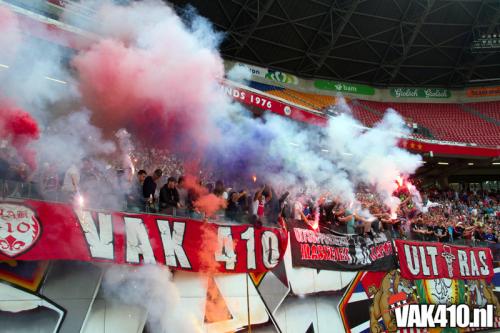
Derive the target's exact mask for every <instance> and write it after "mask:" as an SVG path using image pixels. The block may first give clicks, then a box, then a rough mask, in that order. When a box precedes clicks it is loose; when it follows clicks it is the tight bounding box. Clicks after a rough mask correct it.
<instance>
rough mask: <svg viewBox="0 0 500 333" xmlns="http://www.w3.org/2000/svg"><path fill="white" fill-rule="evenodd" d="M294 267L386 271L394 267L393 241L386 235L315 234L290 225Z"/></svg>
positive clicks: (298, 223) (296, 225) (301, 226)
mask: <svg viewBox="0 0 500 333" xmlns="http://www.w3.org/2000/svg"><path fill="white" fill-rule="evenodd" d="M289 226H290V228H289V230H290V246H291V252H292V264H293V266H295V267H310V268H316V269H325V270H337V271H359V270H366V271H387V270H391V269H393V268H394V267H395V262H394V256H393V251H392V244H391V241H390V240H388V239H387V236H386V235H385V234H384V233H377V234H374V235H373V236H366V237H365V236H359V235H342V234H333V233H320V232H317V231H313V230H311V229H309V228H307V227H306V226H304V225H302V224H301V223H300V222H290V223H289Z"/></svg>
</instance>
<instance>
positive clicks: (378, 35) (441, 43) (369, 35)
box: [172, 0, 500, 87]
mask: <svg viewBox="0 0 500 333" xmlns="http://www.w3.org/2000/svg"><path fill="white" fill-rule="evenodd" d="M172 2H174V4H176V5H182V4H185V3H186V2H187V1H186V0H184V1H181V0H173V1H172ZM189 3H190V4H192V5H193V6H194V7H197V8H198V9H199V10H200V13H201V14H202V15H204V16H206V17H208V18H209V19H210V20H211V21H212V22H214V25H215V26H216V28H217V29H218V30H221V31H223V32H224V33H225V40H224V42H223V44H222V46H221V53H222V55H223V56H224V57H226V58H228V59H234V60H237V61H242V62H247V63H251V64H256V65H260V66H263V67H270V68H273V69H277V70H282V71H285V72H288V73H292V74H296V75H299V76H301V77H316V78H326V79H333V80H345V81H352V82H362V83H369V84H373V85H376V86H387V85H428V86H441V87H443V86H444V87H459V86H464V85H467V84H468V83H469V81H470V80H471V79H476V78H479V79H481V78H485V79H488V78H495V77H496V78H498V77H500V69H499V68H500V66H497V67H495V66H493V65H492V63H493V64H494V63H495V62H494V61H492V59H499V57H498V54H499V53H489V54H485V55H483V54H479V55H472V54H471V52H470V44H471V42H472V40H473V34H474V32H475V31H483V32H484V31H486V32H490V33H491V32H493V31H495V29H498V28H500V1H498V0H456V1H451V0H386V1H383V2H380V3H382V4H384V5H385V7H378V8H375V7H376V5H374V4H375V3H379V2H374V1H369V0H211V1H206V0H190V1H189ZM485 18H487V19H485ZM365 21H366V23H364V22H365ZM367 25H369V26H368V29H367ZM495 56H496V57H497V58H494V57H495ZM496 64H499V61H496ZM486 69H487V70H486ZM424 72H425V73H426V74H425V75H423V74H422V73H424ZM485 73H487V74H485ZM489 73H490V74H489Z"/></svg>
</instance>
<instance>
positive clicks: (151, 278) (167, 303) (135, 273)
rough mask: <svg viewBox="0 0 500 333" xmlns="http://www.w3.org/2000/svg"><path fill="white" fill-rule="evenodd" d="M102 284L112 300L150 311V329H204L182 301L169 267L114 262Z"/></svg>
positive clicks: (180, 332)
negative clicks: (120, 264) (180, 303)
mask: <svg viewBox="0 0 500 333" xmlns="http://www.w3.org/2000/svg"><path fill="white" fill-rule="evenodd" d="M102 287H103V291H104V296H105V297H106V298H107V299H108V300H110V301H120V302H123V303H125V304H130V305H139V306H141V307H142V308H144V309H145V310H146V311H147V313H148V323H147V325H148V331H149V332H155V333H167V332H175V333H197V332H202V330H201V329H200V323H197V321H196V319H195V318H194V316H192V315H190V314H189V309H186V308H183V307H182V306H180V305H179V301H180V297H179V294H178V292H177V288H176V286H175V284H174V283H173V282H172V275H171V273H170V271H169V270H168V268H166V267H160V266H142V267H130V266H111V267H109V269H108V270H107V271H106V273H105V275H104V280H103V284H102Z"/></svg>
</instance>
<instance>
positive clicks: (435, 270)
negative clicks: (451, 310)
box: [395, 240, 495, 281]
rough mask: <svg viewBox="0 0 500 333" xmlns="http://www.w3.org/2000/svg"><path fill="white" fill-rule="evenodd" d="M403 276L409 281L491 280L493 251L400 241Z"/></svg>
mask: <svg viewBox="0 0 500 333" xmlns="http://www.w3.org/2000/svg"><path fill="white" fill-rule="evenodd" d="M395 242H396V248H397V251H398V258H399V265H400V270H401V276H402V277H403V278H405V279H409V280H416V279H441V278H447V279H459V280H479V279H486V280H488V281H490V280H491V278H492V277H493V275H494V274H495V273H494V271H493V269H494V268H493V256H492V254H491V250H490V249H489V248H481V247H466V246H454V245H448V244H446V243H424V242H409V241H403V240H396V241H395Z"/></svg>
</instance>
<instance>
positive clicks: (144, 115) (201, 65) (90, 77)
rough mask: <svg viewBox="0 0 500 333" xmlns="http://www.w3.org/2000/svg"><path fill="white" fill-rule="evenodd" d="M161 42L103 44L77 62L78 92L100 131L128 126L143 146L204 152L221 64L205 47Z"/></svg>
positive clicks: (211, 130)
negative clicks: (187, 47)
mask: <svg viewBox="0 0 500 333" xmlns="http://www.w3.org/2000/svg"><path fill="white" fill-rule="evenodd" d="M165 37H166V38H172V37H171V36H169V34H168V33H166V36H165ZM177 42H178V43H179V44H182V43H183V40H182V39H181V38H178V39H177ZM161 43H162V41H161V40H158V44H159V46H157V45H155V46H153V47H151V48H149V49H148V48H138V47H134V46H133V45H130V44H129V43H127V44H126V43H125V42H122V41H119V40H115V39H105V40H101V41H100V42H98V43H96V44H94V45H93V46H92V47H91V48H90V49H89V50H87V51H84V52H82V53H80V54H79V55H78V56H76V57H75V59H74V61H73V65H74V67H75V68H76V69H77V71H78V75H79V89H80V91H81V93H82V95H83V99H84V102H85V104H86V105H87V106H88V107H89V108H90V109H92V110H93V111H94V112H93V121H94V123H95V124H96V125H97V126H99V127H102V128H104V129H107V130H108V131H116V130H117V129H119V128H126V129H127V130H128V131H129V132H130V133H131V134H132V135H133V136H134V137H135V138H136V139H138V140H139V141H141V142H142V143H144V144H146V145H149V146H155V147H161V148H167V149H169V150H171V151H173V152H176V153H191V152H193V151H197V150H198V151H199V150H202V149H203V147H204V146H205V144H206V143H208V142H209V140H211V136H212V133H213V126H212V125H211V123H210V119H209V114H208V113H207V105H209V104H210V103H211V102H213V100H214V99H215V98H217V97H216V95H217V94H216V93H215V90H216V78H217V77H222V74H223V67H222V63H221V61H220V58H219V57H218V55H217V54H215V53H213V52H209V51H208V50H206V49H202V50H191V51H192V52H191V53H189V52H187V51H186V50H184V47H182V45H177V46H176V47H174V48H168V47H162V46H161ZM167 45H168V43H167ZM183 52H185V54H183ZM179 53H180V55H179Z"/></svg>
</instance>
